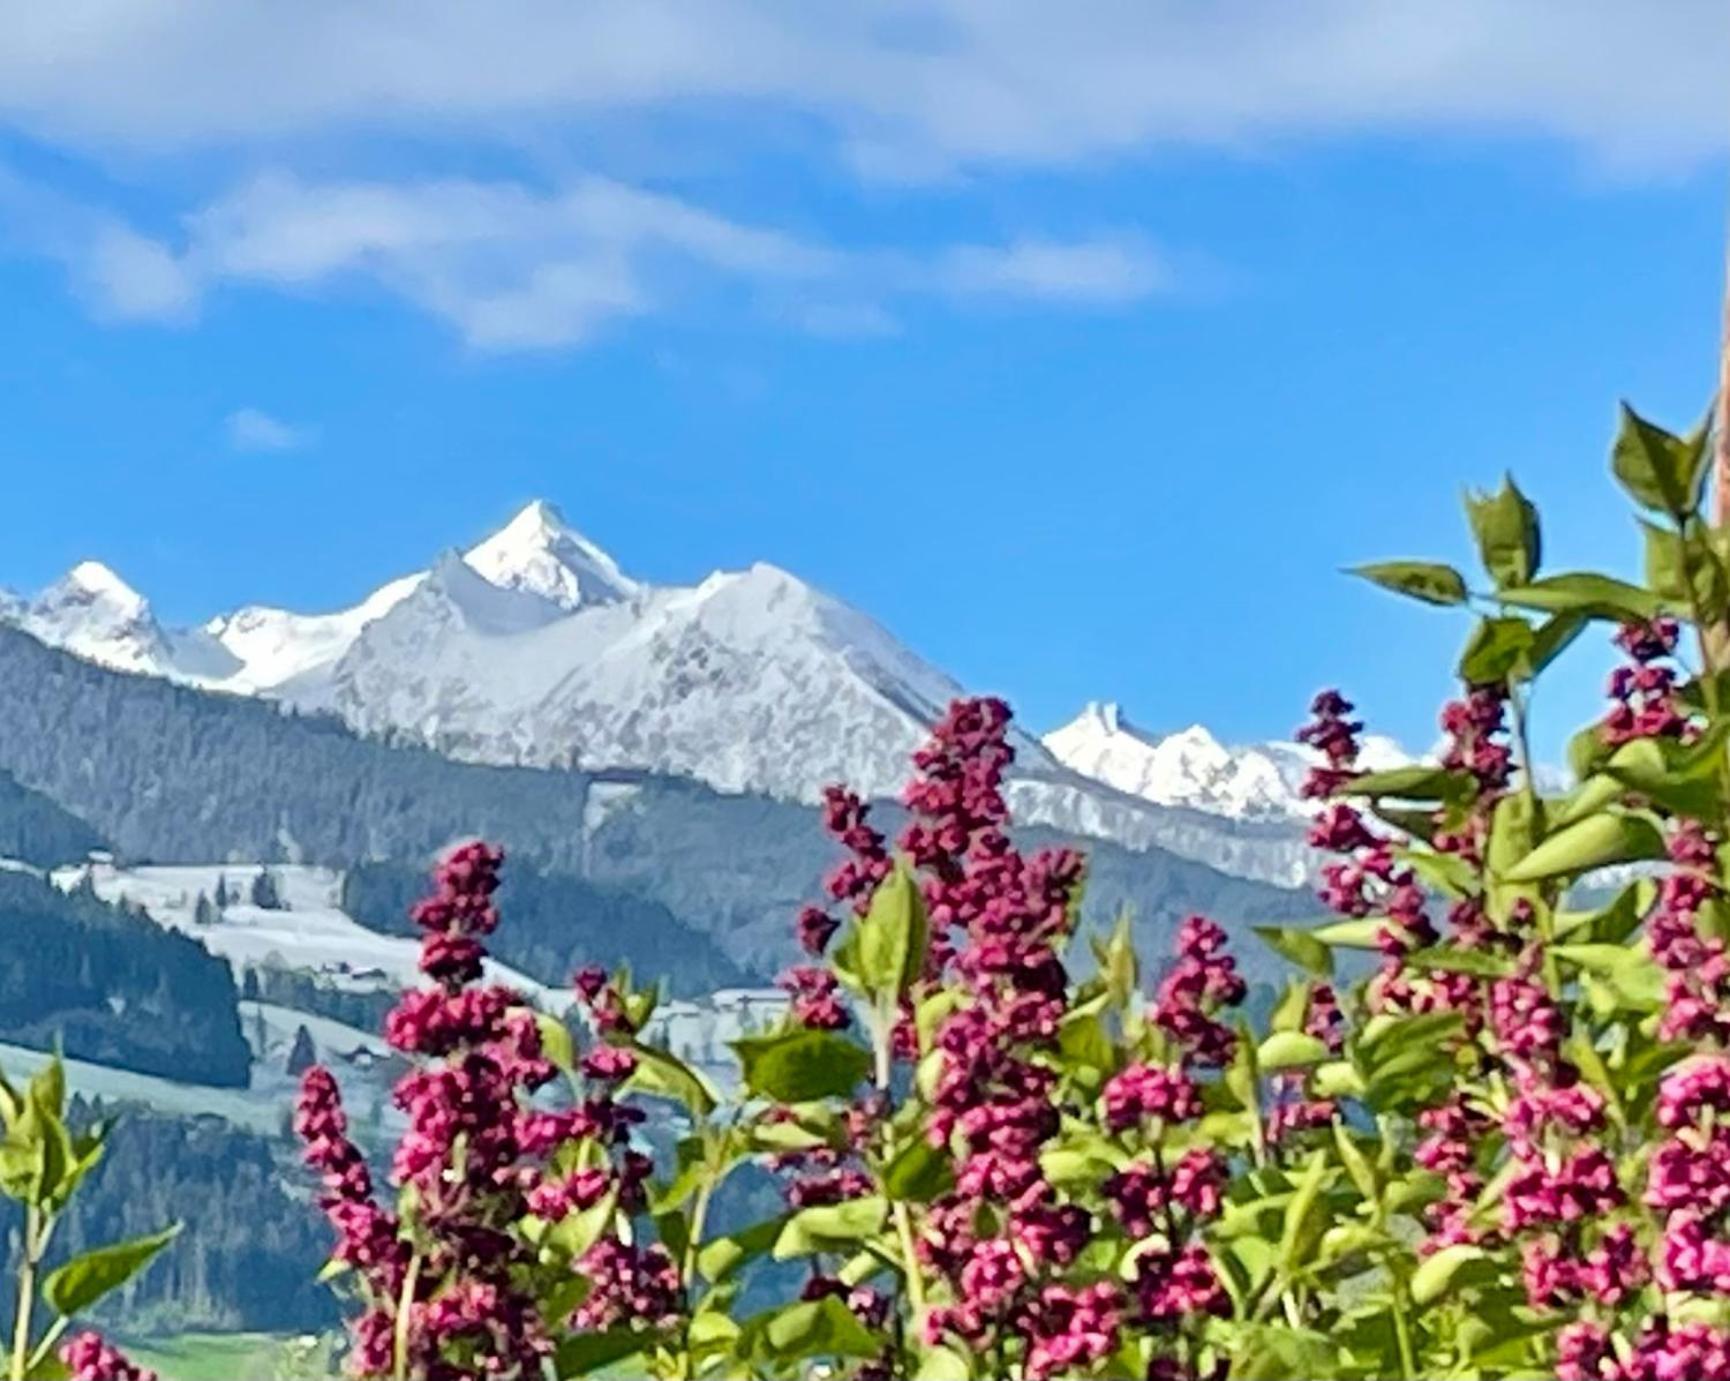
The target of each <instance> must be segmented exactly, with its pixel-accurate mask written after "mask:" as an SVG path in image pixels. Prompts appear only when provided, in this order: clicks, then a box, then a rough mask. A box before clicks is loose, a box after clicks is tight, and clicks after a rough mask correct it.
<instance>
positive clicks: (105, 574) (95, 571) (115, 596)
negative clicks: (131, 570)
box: [52, 561, 145, 611]
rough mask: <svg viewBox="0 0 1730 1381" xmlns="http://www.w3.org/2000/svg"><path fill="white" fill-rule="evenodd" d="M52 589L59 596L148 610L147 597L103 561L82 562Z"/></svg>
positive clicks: (135, 609)
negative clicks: (81, 596)
mask: <svg viewBox="0 0 1730 1381" xmlns="http://www.w3.org/2000/svg"><path fill="white" fill-rule="evenodd" d="M52 589H53V591H54V592H55V593H63V594H68V595H80V594H81V595H84V596H87V597H88V598H90V599H101V600H105V601H107V602H109V603H111V604H114V605H115V606H117V607H119V608H124V609H127V610H130V611H142V610H143V609H144V607H145V599H144V596H143V595H141V594H139V593H138V591H137V590H134V589H133V588H132V587H131V586H130V585H128V584H127V583H126V582H125V581H124V580H122V579H121V578H120V577H119V576H118V575H116V574H115V573H114V570H113V568H112V567H109V566H105V565H103V564H102V563H101V562H100V561H80V562H79V563H78V564H77V565H76V566H74V567H73V568H72V569H71V570H69V571H67V572H66V574H65V576H63V577H62V578H61V580H60V583H59V584H58V585H56V586H54V587H52Z"/></svg>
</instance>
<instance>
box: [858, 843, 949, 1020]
mask: <svg viewBox="0 0 1730 1381" xmlns="http://www.w3.org/2000/svg"><path fill="white" fill-rule="evenodd" d="M928 943H929V934H928V926H927V922H926V919H925V901H924V898H923V897H922V896H921V895H920V893H919V883H918V882H917V880H916V879H915V878H914V876H913V874H912V873H911V872H910V871H909V870H908V869H907V867H906V866H905V865H904V864H900V863H897V864H896V865H895V869H894V871H893V872H891V873H890V874H889V876H888V877H886V878H884V879H883V881H882V882H880V883H879V884H878V885H877V890H876V891H875V892H873V893H872V894H871V906H870V909H869V910H867V911H866V913H865V914H864V915H863V916H861V917H860V918H859V919H858V920H857V921H855V922H854V928H853V931H852V933H851V934H850V935H849V936H848V939H847V942H845V943H844V946H843V951H842V952H838V953H837V955H836V958H837V961H838V962H840V963H843V964H845V966H846V967H847V968H848V969H850V970H851V971H852V972H853V973H854V974H855V975H856V976H857V977H858V979H859V980H860V982H861V984H862V985H863V987H864V990H865V992H866V993H867V994H868V995H869V996H871V997H873V998H888V999H891V1000H893V999H894V998H898V997H899V996H900V995H901V994H902V993H904V992H906V991H907V989H908V987H909V985H911V984H912V982H913V980H914V979H916V978H918V977H919V974H920V971H921V970H922V969H923V968H924V966H925V950H926V946H927V944H928Z"/></svg>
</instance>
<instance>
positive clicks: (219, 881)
mask: <svg viewBox="0 0 1730 1381" xmlns="http://www.w3.org/2000/svg"><path fill="white" fill-rule="evenodd" d="M233 900H234V895H233V894H232V893H231V892H230V891H229V890H228V874H226V873H218V874H217V875H216V908H217V910H219V911H220V910H222V909H223V908H224V907H226V906H227V905H228V904H229V902H231V901H233Z"/></svg>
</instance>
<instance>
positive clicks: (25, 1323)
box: [11, 1204, 42, 1381]
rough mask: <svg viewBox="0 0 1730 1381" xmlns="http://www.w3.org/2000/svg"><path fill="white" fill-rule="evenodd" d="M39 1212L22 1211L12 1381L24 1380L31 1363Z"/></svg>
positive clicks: (38, 1250) (40, 1247)
mask: <svg viewBox="0 0 1730 1381" xmlns="http://www.w3.org/2000/svg"><path fill="white" fill-rule="evenodd" d="M41 1232H42V1210H41V1209H39V1208H37V1207H36V1205H34V1204H31V1205H29V1206H27V1207H26V1208H25V1210H24V1260H23V1262H22V1264H21V1265H20V1266H19V1267H18V1312H17V1314H16V1316H15V1317H14V1318H13V1320H12V1373H11V1375H12V1381H24V1377H25V1374H26V1371H27V1369H28V1367H29V1364H30V1315H31V1313H32V1312H33V1311H34V1310H35V1308H36V1268H37V1266H38V1265H39V1264H40V1263H41V1260H42V1257H41V1252H42V1244H41V1242H40V1240H39V1239H40V1237H41Z"/></svg>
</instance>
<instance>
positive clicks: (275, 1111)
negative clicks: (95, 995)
mask: <svg viewBox="0 0 1730 1381" xmlns="http://www.w3.org/2000/svg"><path fill="white" fill-rule="evenodd" d="M50 1058H51V1057H50V1056H49V1054H48V1053H47V1052H46V1051H42V1050H31V1049H28V1048H26V1047H25V1046H22V1045H11V1044H7V1043H0V1070H4V1071H5V1073H6V1077H7V1078H8V1079H10V1080H11V1081H12V1082H13V1083H18V1082H20V1081H21V1080H25V1079H28V1078H30V1076H31V1075H33V1074H34V1073H36V1071H37V1070H39V1069H41V1068H42V1067H43V1066H44V1065H45V1064H47V1063H48V1061H49V1059H50ZM66 1087H67V1089H68V1090H69V1091H71V1092H73V1093H82V1094H84V1095H85V1096H86V1097H87V1098H103V1099H106V1100H110V1101H113V1102H119V1103H143V1104H144V1105H146V1106H147V1107H151V1108H154V1109H156V1110H157V1111H158V1112H163V1113H171V1114H176V1115H180V1116H197V1115H200V1114H212V1115H214V1116H217V1117H221V1118H223V1119H225V1120H227V1121H229V1122H232V1123H234V1124H235V1125H236V1126H239V1127H245V1128H247V1129H248V1130H250V1131H254V1132H258V1133H261V1134H263V1135H266V1136H275V1135H276V1134H277V1133H278V1132H280V1131H281V1130H282V1116H283V1109H284V1108H285V1107H287V1106H288V1104H287V1103H286V1102H284V1098H283V1095H282V1093H281V1092H279V1091H278V1090H276V1089H274V1088H259V1089H250V1088H248V1089H224V1088H212V1087H210V1086H208V1085H206V1084H182V1083H177V1082H175V1081H174V1080H172V1079H160V1078H158V1077H156V1076H155V1075H153V1074H134V1073H133V1072H132V1071H130V1070H126V1069H114V1068H112V1067H110V1066H108V1065H99V1064H89V1063H87V1062H86V1061H84V1060H67V1061H66Z"/></svg>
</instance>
